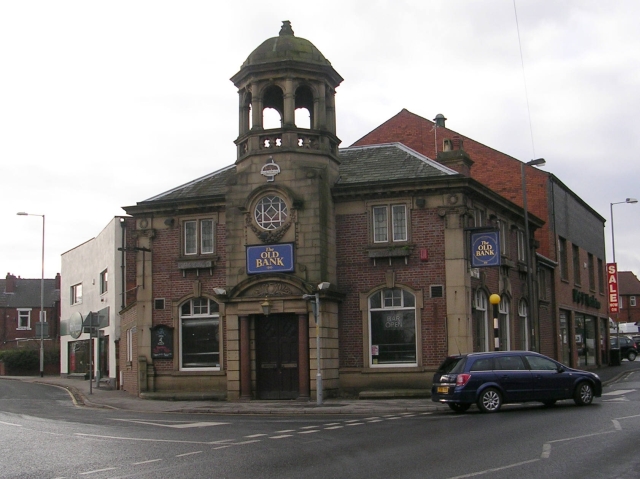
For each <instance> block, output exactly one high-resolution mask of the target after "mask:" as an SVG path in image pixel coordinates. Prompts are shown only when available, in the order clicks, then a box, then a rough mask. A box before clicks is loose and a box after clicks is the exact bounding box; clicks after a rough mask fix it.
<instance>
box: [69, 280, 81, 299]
mask: <svg viewBox="0 0 640 479" xmlns="http://www.w3.org/2000/svg"><path fill="white" fill-rule="evenodd" d="M81 303H82V283H78V284H74V285H73V286H71V304H81Z"/></svg>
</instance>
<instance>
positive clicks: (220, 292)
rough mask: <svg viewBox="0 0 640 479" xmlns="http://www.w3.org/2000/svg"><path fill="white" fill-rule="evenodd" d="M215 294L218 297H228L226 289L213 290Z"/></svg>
mask: <svg viewBox="0 0 640 479" xmlns="http://www.w3.org/2000/svg"><path fill="white" fill-rule="evenodd" d="M213 292H214V293H215V294H217V295H218V296H226V294H227V290H226V289H224V288H213Z"/></svg>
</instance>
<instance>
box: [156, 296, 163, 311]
mask: <svg viewBox="0 0 640 479" xmlns="http://www.w3.org/2000/svg"><path fill="white" fill-rule="evenodd" d="M153 309H164V298H156V299H154V300H153Z"/></svg>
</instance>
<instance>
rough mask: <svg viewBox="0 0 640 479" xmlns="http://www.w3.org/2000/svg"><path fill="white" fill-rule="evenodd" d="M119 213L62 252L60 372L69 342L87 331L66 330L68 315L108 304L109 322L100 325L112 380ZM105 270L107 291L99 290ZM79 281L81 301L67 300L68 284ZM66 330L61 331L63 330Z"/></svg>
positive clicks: (119, 281) (118, 299)
mask: <svg viewBox="0 0 640 479" xmlns="http://www.w3.org/2000/svg"><path fill="white" fill-rule="evenodd" d="M121 224H123V223H122V221H121V217H119V216H116V217H115V218H113V219H112V220H111V221H110V222H109V224H108V225H107V226H106V227H105V228H104V229H103V230H102V231H101V232H100V233H99V234H98V236H96V237H95V238H92V239H90V240H89V241H87V242H85V243H82V244H81V245H78V246H76V247H75V248H73V249H71V250H69V251H67V252H66V253H63V254H62V261H61V263H62V264H61V273H60V276H61V287H60V320H61V323H65V322H66V325H67V326H66V327H65V326H62V325H61V326H62V327H61V337H60V373H61V374H62V375H65V374H69V343H71V342H73V341H81V340H88V339H89V334H88V333H84V332H83V333H82V334H81V335H80V337H79V338H77V339H74V338H73V337H72V336H70V335H69V334H68V324H69V319H70V318H71V315H72V314H73V313H75V312H79V313H80V314H81V315H82V317H83V318H85V317H86V316H87V314H88V313H89V312H98V311H100V310H102V309H104V308H106V307H109V325H108V326H107V327H104V328H102V329H101V330H100V331H101V333H100V334H101V335H103V334H104V336H108V337H109V340H108V342H107V347H108V361H109V368H108V369H109V380H110V382H111V383H112V384H113V385H115V382H116V381H115V380H116V365H117V361H116V359H117V358H116V341H117V340H119V339H120V315H119V314H118V313H119V312H120V310H121V309H122V298H123V296H122V291H123V270H122V256H123V255H122V252H121V251H118V248H122V247H124V245H123V226H121ZM105 270H107V278H108V282H107V291H106V292H105V293H103V294H101V293H100V276H101V273H102V272H103V271H105ZM80 283H81V284H82V302H81V303H80V304H75V305H72V304H71V288H72V286H74V285H77V284H80ZM65 332H66V333H67V334H64V333H65ZM97 344H98V343H97V341H96V340H95V338H94V343H93V351H94V371H97V369H98V351H97Z"/></svg>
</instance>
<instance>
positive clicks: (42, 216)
mask: <svg viewBox="0 0 640 479" xmlns="http://www.w3.org/2000/svg"><path fill="white" fill-rule="evenodd" d="M17 214H18V216H40V217H41V218H42V275H41V277H40V317H39V323H40V377H44V323H45V314H44V215H36V214H30V213H25V212H24V211H21V212H19V213H17Z"/></svg>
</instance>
